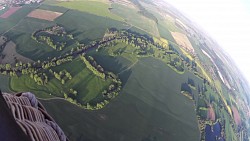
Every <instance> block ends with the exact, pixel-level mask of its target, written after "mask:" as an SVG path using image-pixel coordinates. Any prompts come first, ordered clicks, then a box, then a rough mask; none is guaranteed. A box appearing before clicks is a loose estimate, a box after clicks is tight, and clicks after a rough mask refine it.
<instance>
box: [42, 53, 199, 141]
mask: <svg viewBox="0 0 250 141" xmlns="http://www.w3.org/2000/svg"><path fill="white" fill-rule="evenodd" d="M92 54H93V55H94V58H95V59H96V60H97V62H98V63H100V64H101V65H102V66H103V67H104V69H107V70H110V71H113V72H115V73H119V72H120V71H122V70H124V68H128V67H129V66H130V65H131V63H133V62H130V61H129V60H127V59H125V58H124V57H120V56H117V57H112V56H106V55H104V54H103V53H96V54H95V53H92ZM110 66H113V67H110ZM159 74H162V75H159ZM164 74H166V75H164ZM120 77H121V78H122V82H124V83H125V84H124V88H123V91H122V92H121V94H120V96H118V97H117V98H116V99H115V100H113V101H112V102H111V103H110V104H109V105H108V106H107V107H106V108H105V109H102V110H98V111H92V112H89V111H86V110H82V109H79V108H78V107H76V106H74V105H70V104H69V103H67V102H65V101H61V100H51V101H43V103H44V104H45V105H46V108H47V109H48V112H49V113H50V114H51V115H52V116H53V117H54V118H55V119H56V121H57V122H58V123H59V125H60V126H61V127H62V128H63V129H64V131H65V132H66V134H67V135H68V137H69V138H70V139H71V140H77V139H81V140H87V139H91V140H100V141H105V140H119V139H120V138H123V139H124V140H131V141H137V140H143V139H150V138H153V137H155V138H157V139H158V140H163V139H169V140H199V128H198V123H197V120H196V113H195V111H194V103H193V101H192V100H190V99H188V98H186V97H185V96H183V95H182V94H181V93H180V86H181V83H182V82H185V81H187V79H188V78H193V77H194V80H195V81H196V82H197V84H198V83H201V82H200V81H201V80H199V79H196V77H195V76H194V75H193V74H191V73H189V72H186V73H185V74H183V75H179V74H178V73H176V72H175V71H173V70H172V69H171V68H169V67H168V66H167V65H165V63H163V62H161V61H159V60H157V59H153V58H151V57H149V58H142V59H140V60H139V62H138V63H137V64H136V65H134V66H133V67H131V68H130V69H128V70H127V71H124V72H123V73H121V74H120ZM170 81H171V83H170ZM178 84H179V85H178ZM138 86H139V87H138ZM193 93H194V94H197V91H193ZM175 100H177V101H179V102H178V103H176V101H175ZM58 104H59V105H62V106H63V107H64V108H63V109H64V110H63V111H62V110H60V109H61V108H62V107H61V106H60V107H58V106H56V105H58ZM55 113H57V114H55ZM128 113H129V114H128ZM186 113H189V114H186ZM59 115H60V116H59ZM62 115H64V116H63V118H62V117H61V116H62ZM66 115H67V116H66ZM75 115H78V116H75ZM152 115H154V116H152ZM90 117H91V118H90ZM76 120H77V121H81V122H78V123H77V124H75V122H74V121H76ZM69 126H71V127H72V128H71V129H69V128H68V127H69ZM85 127H88V128H85ZM170 130H171V132H175V133H176V135H172V134H168V132H170ZM73 131H74V132H73ZM96 131H97V132H98V134H99V135H100V136H101V137H98V136H96ZM140 137H141V138H140Z"/></svg>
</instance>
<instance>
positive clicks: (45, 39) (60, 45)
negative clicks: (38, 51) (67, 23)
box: [32, 26, 79, 51]
mask: <svg viewBox="0 0 250 141" xmlns="http://www.w3.org/2000/svg"><path fill="white" fill-rule="evenodd" d="M32 39H34V40H36V41H37V42H39V43H42V44H47V45H48V46H50V47H52V48H53V49H55V50H57V51H62V50H63V49H65V46H68V47H70V48H74V46H76V44H79V43H78V42H77V43H76V42H75V41H74V38H73V35H68V34H67V33H66V31H65V30H64V28H63V27H60V26H53V27H49V28H46V29H42V30H39V31H36V32H34V33H33V34H32Z"/></svg>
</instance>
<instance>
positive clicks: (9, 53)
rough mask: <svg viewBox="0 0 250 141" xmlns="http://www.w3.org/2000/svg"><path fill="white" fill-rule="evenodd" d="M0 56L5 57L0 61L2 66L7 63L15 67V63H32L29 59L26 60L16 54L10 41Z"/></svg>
mask: <svg viewBox="0 0 250 141" xmlns="http://www.w3.org/2000/svg"><path fill="white" fill-rule="evenodd" d="M2 54H3V55H4V56H5V57H4V59H2V60H1V59H0V62H1V63H3V64H6V63H9V64H12V65H15V63H16V62H19V61H21V62H23V63H28V62H29V63H32V62H33V61H32V60H31V59H29V58H26V57H24V56H22V55H20V54H18V53H17V52H16V44H15V43H14V42H12V41H9V42H8V43H7V44H6V46H5V48H4V50H3V52H2Z"/></svg>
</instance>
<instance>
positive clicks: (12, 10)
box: [0, 7, 22, 19]
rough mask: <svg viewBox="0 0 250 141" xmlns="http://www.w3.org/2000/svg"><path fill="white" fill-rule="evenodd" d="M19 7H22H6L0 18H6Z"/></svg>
mask: <svg viewBox="0 0 250 141" xmlns="http://www.w3.org/2000/svg"><path fill="white" fill-rule="evenodd" d="M20 8H22V7H11V8H9V9H8V11H6V12H5V13H4V14H2V15H1V16H0V18H4V19H6V18H8V17H9V16H11V15H12V14H14V13H15V12H16V11H18V10H19V9H20Z"/></svg>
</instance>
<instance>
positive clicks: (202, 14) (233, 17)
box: [165, 0, 250, 82]
mask: <svg viewBox="0 0 250 141" xmlns="http://www.w3.org/2000/svg"><path fill="white" fill-rule="evenodd" d="M165 1H167V2H169V3H171V4H173V5H174V6H175V7H176V8H178V9H179V10H181V11H182V12H185V13H186V14H187V15H188V16H189V17H191V18H192V19H193V20H194V21H195V22H196V23H198V24H199V25H200V26H202V27H203V29H204V30H206V31H207V32H208V33H210V34H211V36H212V37H213V38H214V39H216V40H217V41H218V43H219V44H220V45H222V47H223V48H224V50H226V51H227V52H228V53H229V54H230V56H231V57H232V58H233V59H234V60H235V62H236V64H237V65H238V67H239V68H240V69H241V70H242V72H243V73H244V75H245V76H246V78H247V80H248V82H250V0H165Z"/></svg>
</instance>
